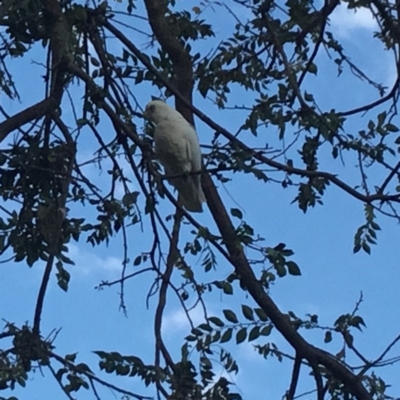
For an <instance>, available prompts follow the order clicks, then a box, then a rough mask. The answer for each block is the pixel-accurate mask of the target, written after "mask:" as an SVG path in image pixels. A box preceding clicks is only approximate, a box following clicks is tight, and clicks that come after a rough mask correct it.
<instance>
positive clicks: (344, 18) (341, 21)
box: [330, 4, 377, 37]
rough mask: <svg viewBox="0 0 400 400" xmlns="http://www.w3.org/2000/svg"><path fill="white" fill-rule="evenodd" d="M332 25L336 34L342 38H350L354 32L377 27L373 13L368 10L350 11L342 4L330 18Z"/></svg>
mask: <svg viewBox="0 0 400 400" xmlns="http://www.w3.org/2000/svg"><path fill="white" fill-rule="evenodd" d="M330 25H331V27H332V28H334V32H333V33H334V34H336V35H337V36H341V37H349V36H350V35H351V34H352V33H353V31H354V30H360V29H364V30H373V29H374V28H376V27H377V23H376V20H375V19H374V17H373V15H372V13H371V11H370V10H369V9H367V8H360V9H350V10H349V9H348V8H347V7H346V5H344V4H341V5H340V6H339V7H337V8H336V9H335V11H334V12H333V13H332V15H331V17H330Z"/></svg>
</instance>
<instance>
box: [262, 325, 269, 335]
mask: <svg viewBox="0 0 400 400" xmlns="http://www.w3.org/2000/svg"><path fill="white" fill-rule="evenodd" d="M271 332H272V325H266V326H264V328H262V329H261V331H260V335H262V336H269V335H270V334H271Z"/></svg>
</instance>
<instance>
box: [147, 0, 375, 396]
mask: <svg viewBox="0 0 400 400" xmlns="http://www.w3.org/2000/svg"><path fill="white" fill-rule="evenodd" d="M145 3H146V6H147V9H148V11H149V7H150V10H151V12H148V16H149V22H150V25H151V26H152V27H154V26H156V28H155V29H154V28H153V31H154V33H155V35H156V38H157V40H158V41H159V43H160V45H161V47H162V48H163V50H164V51H165V52H166V53H167V54H168V55H169V56H170V58H171V59H172V60H175V63H178V65H179V63H180V60H185V59H186V58H187V56H188V55H187V53H186V51H185V50H184V48H183V46H181V47H180V51H179V54H176V53H175V52H176V50H177V49H176V38H175V39H174V38H172V37H171V36H172V34H171V31H170V28H169V26H168V24H167V23H166V21H165V18H163V17H162V15H164V14H165V10H166V6H165V3H164V6H163V7H161V6H160V5H159V2H155V1H154V0H145ZM157 5H158V6H159V8H160V11H159V13H158V14H157V13H155V11H154V8H157ZM170 51H171V52H172V53H170ZM185 65H186V67H187V66H188V65H187V64H185ZM176 68H177V69H178V67H176ZM152 72H153V71H152ZM186 84H187V86H188V87H192V82H186ZM169 86H170V85H168V87H169ZM174 94H176V95H177V97H178V99H179V100H181V101H182V102H183V103H185V105H186V106H187V107H189V108H190V109H192V110H193V107H192V106H191V96H189V97H185V96H184V95H183V94H182V93H180V95H178V94H179V90H178V91H176V92H175V93H174ZM177 108H178V104H177ZM185 109H186V107H185ZM185 109H179V108H178V111H180V112H182V113H183V114H184V116H186V115H187V113H184V111H185ZM196 114H197V113H196ZM197 115H198V114H197ZM202 119H203V118H202ZM188 120H189V122H193V116H189V118H188ZM203 120H204V119H203ZM216 128H217V129H216V130H217V131H221V129H220V128H221V127H219V126H216ZM225 133H228V135H227V136H228V138H229V139H230V140H232V141H234V142H235V143H236V142H238V140H237V139H235V138H233V135H231V134H229V132H225ZM240 145H241V147H244V148H246V149H248V148H247V146H245V145H244V144H243V143H241V142H240ZM253 155H254V156H255V157H256V155H255V154H253ZM256 158H257V157H256ZM268 161H269V160H268ZM204 178H205V179H204V189H205V190H204V191H205V195H206V198H207V203H208V206H209V208H210V211H211V214H212V215H213V218H214V220H215V222H216V224H217V226H218V228H219V230H220V233H221V235H222V237H223V239H224V243H225V245H226V247H227V250H228V252H229V254H230V257H231V259H232V261H233V263H234V266H235V270H236V272H237V273H238V275H239V276H240V280H241V283H242V285H243V287H244V288H246V289H247V291H248V292H249V293H250V294H251V296H252V297H253V299H254V300H255V301H256V303H257V304H258V305H259V306H260V307H261V308H262V309H263V310H264V311H265V312H266V314H267V315H268V317H269V318H270V319H271V321H272V322H273V324H274V325H275V327H276V328H277V329H278V330H279V332H280V333H281V334H282V335H283V336H284V337H285V339H286V340H287V341H288V342H289V343H290V344H291V345H292V346H293V347H294V349H295V350H296V354H298V356H299V357H304V358H305V359H307V360H308V361H309V362H310V364H315V363H317V364H322V365H324V366H325V367H326V368H327V369H328V370H330V371H331V372H332V373H333V374H334V375H335V376H336V377H337V378H338V379H340V380H341V381H342V382H343V383H344V384H345V385H346V387H347V389H348V390H349V391H351V392H352V393H353V394H354V395H355V396H356V397H357V398H358V399H359V400H370V399H371V396H370V395H369V394H368V392H367V391H366V389H365V388H364V386H363V385H362V383H361V382H360V381H359V379H358V377H356V376H355V375H354V374H353V373H352V372H351V371H350V370H349V369H348V368H347V367H346V366H344V365H343V364H341V363H340V362H339V361H338V360H336V359H335V358H334V357H333V356H332V355H331V354H329V353H327V352H325V351H323V350H320V349H318V348H316V347H314V346H312V345H311V344H309V343H308V342H306V341H305V340H304V338H303V337H302V336H301V335H300V334H299V333H298V332H297V331H296V329H295V328H294V327H293V325H292V324H291V322H290V319H289V317H287V316H286V315H285V314H283V313H282V312H281V311H280V310H279V309H278V307H277V306H276V304H275V303H274V302H273V300H272V299H271V298H270V297H269V296H268V295H267V294H266V293H265V291H264V289H263V286H262V285H261V283H260V282H259V281H258V280H257V278H256V276H255V274H254V272H253V270H252V268H251V266H250V264H249V262H248V260H247V258H246V256H245V254H244V251H243V248H242V246H240V245H238V242H237V237H236V233H235V229H234V226H233V224H232V222H231V220H230V218H229V216H228V213H227V211H226V208H225V206H224V204H223V203H222V200H221V198H220V196H219V194H218V192H217V189H216V187H215V185H214V183H213V181H212V179H211V177H210V176H209V175H205V176H204Z"/></svg>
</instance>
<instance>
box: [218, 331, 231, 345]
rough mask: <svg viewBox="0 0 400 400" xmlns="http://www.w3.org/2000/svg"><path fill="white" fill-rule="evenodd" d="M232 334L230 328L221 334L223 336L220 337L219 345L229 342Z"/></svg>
mask: <svg viewBox="0 0 400 400" xmlns="http://www.w3.org/2000/svg"><path fill="white" fill-rule="evenodd" d="M232 332H233V329H232V328H229V329H227V330H226V331H225V332H224V333H223V335H222V337H221V339H220V341H219V342H220V343H226V342H229V341H230V340H231V339H232Z"/></svg>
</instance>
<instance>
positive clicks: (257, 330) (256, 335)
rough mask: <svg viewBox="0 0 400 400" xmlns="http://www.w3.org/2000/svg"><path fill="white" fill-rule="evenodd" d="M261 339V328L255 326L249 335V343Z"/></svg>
mask: <svg viewBox="0 0 400 400" xmlns="http://www.w3.org/2000/svg"><path fill="white" fill-rule="evenodd" d="M259 337H260V327H259V326H255V327H254V328H253V329H252V330H251V331H250V333H249V342H251V341H253V340H256V339H258V338H259Z"/></svg>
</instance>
